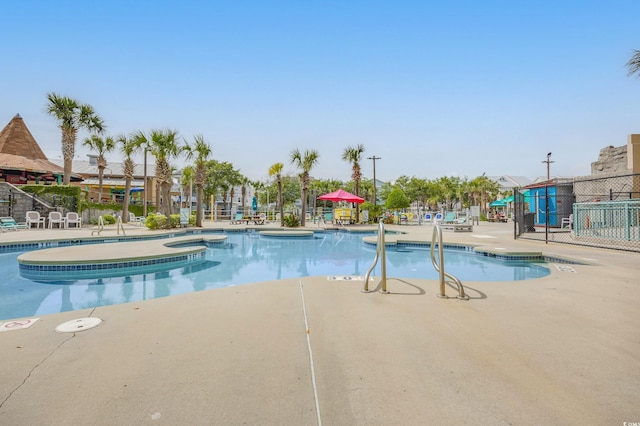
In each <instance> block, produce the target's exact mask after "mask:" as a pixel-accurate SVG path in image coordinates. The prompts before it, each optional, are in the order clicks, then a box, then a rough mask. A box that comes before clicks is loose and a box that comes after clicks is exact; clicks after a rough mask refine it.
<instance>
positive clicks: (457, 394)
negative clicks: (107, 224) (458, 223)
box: [0, 223, 640, 425]
mask: <svg viewBox="0 0 640 426" xmlns="http://www.w3.org/2000/svg"><path fill="white" fill-rule="evenodd" d="M221 225H222V224H218V223H216V224H213V225H211V224H207V226H208V227H209V226H221ZM224 226H232V227H234V228H236V229H237V228H238V227H239V226H240V225H226V224H225V225H224ZM134 228H135V227H129V228H127V233H128V234H134V233H148V232H149V231H146V230H144V229H142V228H135V229H134ZM309 228H311V226H309ZM389 228H392V229H401V230H403V231H407V232H409V235H410V236H411V238H412V239H416V240H430V238H431V232H432V228H431V227H430V226H424V225H423V226H402V227H388V229H389ZM265 229H266V228H265ZM89 234H90V230H87V229H82V230H62V231H58V230H44V231H42V230H39V231H35V230H31V231H18V232H11V233H3V234H0V242H2V241H7V240H9V239H18V240H24V239H39V240H46V239H52V238H59V237H60V236H61V235H72V236H75V237H78V238H83V237H85V236H89ZM103 235H115V231H105V232H103ZM444 239H445V241H446V242H453V241H457V242H465V243H471V244H476V245H483V246H485V247H486V248H491V249H492V250H497V251H540V252H544V253H545V254H548V255H551V256H562V257H572V258H575V259H577V260H581V261H583V262H587V263H589V264H588V265H571V268H572V269H573V270H574V271H575V272H567V271H566V269H565V268H560V269H563V271H561V270H560V269H558V268H556V267H555V266H553V265H552V266H551V271H552V272H551V274H550V275H549V276H547V277H545V278H541V279H536V280H531V281H519V282H516V281H514V282H500V283H491V282H465V283H464V284H465V287H466V289H467V293H468V294H469V296H471V300H469V301H460V300H456V299H448V300H443V299H439V298H437V297H435V294H436V293H437V290H438V285H437V283H436V282H435V281H429V280H417V279H402V278H399V279H390V280H389V290H390V291H391V294H388V295H383V294H380V293H370V294H363V293H361V292H360V287H361V284H362V283H357V282H346V281H327V280H326V277H309V278H301V279H288V280H282V281H275V282H266V283H259V284H253V285H243V286H237V287H229V288H223V289H216V290H207V291H202V292H197V293H191V294H184V295H179V296H172V297H166V298H161V299H154V300H149V301H144V302H135V303H129V304H122V305H114V306H106V307H100V308H95V309H87V310H83V311H74V312H66V313H61V314H54V315H45V316H42V317H41V319H40V321H38V322H36V323H35V324H34V325H33V326H31V327H30V328H28V329H25V330H16V331H7V332H2V333H0V359H1V360H2V362H1V363H0V378H1V380H0V424H7V425H45V424H46V425H75V424H93V425H113V424H154V423H155V424H171V425H185V424H190V425H191V424H194V425H197V424H202V425H212V424H220V425H236V424H237V425H241V424H247V425H249V424H251V425H316V424H319V423H320V422H322V423H323V424H324V425H424V424H483V425H484V424H517V425H534V424H535V425H538V424H554V425H555V424H590V425H591V424H603V425H604V424H607V425H608V424H612V425H621V424H623V422H640V405H639V404H638V390H639V389H640V360H639V357H638V354H640V329H639V328H638V324H639V323H640V311H639V310H638V300H640V278H639V273H638V272H639V271H640V266H639V265H640V255H638V254H634V253H624V252H616V251H608V250H595V249H589V248H584V247H578V246H568V245H556V244H549V245H545V244H544V243H540V242H535V241H524V242H523V241H514V240H513V229H512V227H511V224H487V223H482V224H480V225H479V226H475V227H474V232H472V233H462V232H458V233H454V232H451V231H444ZM96 247H97V246H92V250H93V249H94V248H96ZM448 291H451V290H448ZM88 316H91V317H98V318H101V319H102V320H103V321H104V322H103V323H102V324H101V325H99V326H98V327H96V328H93V329H91V330H87V331H84V332H79V333H76V334H68V333H63V334H60V333H57V332H56V331H54V329H55V327H56V326H57V325H59V324H60V323H62V322H65V321H68V320H72V319H76V318H81V317H88Z"/></svg>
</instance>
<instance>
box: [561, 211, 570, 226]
mask: <svg viewBox="0 0 640 426" xmlns="http://www.w3.org/2000/svg"><path fill="white" fill-rule="evenodd" d="M560 228H562V229H564V228H569V229H573V213H571V214H570V215H569V217H563V218H562V221H561V222H560Z"/></svg>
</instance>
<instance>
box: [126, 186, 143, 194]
mask: <svg viewBox="0 0 640 426" xmlns="http://www.w3.org/2000/svg"><path fill="white" fill-rule="evenodd" d="M142 191H144V188H141V187H139V186H136V187H135V188H131V189H130V190H129V192H130V193H131V192H142Z"/></svg>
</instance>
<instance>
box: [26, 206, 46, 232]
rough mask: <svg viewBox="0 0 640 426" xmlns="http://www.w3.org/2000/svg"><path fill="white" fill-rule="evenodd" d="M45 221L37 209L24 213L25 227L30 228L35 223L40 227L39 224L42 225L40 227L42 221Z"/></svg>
mask: <svg viewBox="0 0 640 426" xmlns="http://www.w3.org/2000/svg"><path fill="white" fill-rule="evenodd" d="M44 221H45V217H44V216H40V212H37V211H34V210H32V211H28V212H27V215H26V223H27V227H28V228H31V225H34V224H35V225H36V228H40V225H42V227H43V228H44V225H45V223H44Z"/></svg>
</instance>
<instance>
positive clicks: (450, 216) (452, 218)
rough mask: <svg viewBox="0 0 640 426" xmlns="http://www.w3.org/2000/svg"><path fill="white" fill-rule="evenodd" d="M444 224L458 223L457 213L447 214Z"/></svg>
mask: <svg viewBox="0 0 640 426" xmlns="http://www.w3.org/2000/svg"><path fill="white" fill-rule="evenodd" d="M443 222H444V223H455V222H456V213H455V212H447V214H446V215H445V216H444V220H443Z"/></svg>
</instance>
